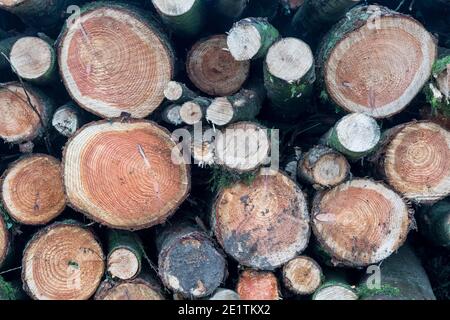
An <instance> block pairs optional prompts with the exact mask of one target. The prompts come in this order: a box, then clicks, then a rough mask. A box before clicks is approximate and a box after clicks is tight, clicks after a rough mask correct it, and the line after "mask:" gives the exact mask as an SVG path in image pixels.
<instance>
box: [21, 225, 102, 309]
mask: <svg viewBox="0 0 450 320" xmlns="http://www.w3.org/2000/svg"><path fill="white" fill-rule="evenodd" d="M104 260H105V257H104V255H103V252H102V248H101V246H100V244H99V243H98V241H97V240H96V238H95V236H94V234H93V233H92V232H91V231H89V230H88V229H85V228H83V227H81V226H80V225H78V224H76V223H72V222H57V223H54V224H52V225H50V226H48V227H46V228H44V229H42V230H40V231H39V232H38V233H36V234H35V235H34V237H33V238H32V239H31V240H30V242H29V243H28V245H27V246H26V248H25V251H24V255H23V260H22V280H23V283H24V289H25V290H26V292H27V293H28V294H29V295H30V297H32V298H33V299H35V300H87V299H89V298H90V297H91V296H92V295H93V294H94V293H95V290H96V289H97V287H98V285H99V284H100V281H101V278H102V276H103V272H104V269H105V263H104Z"/></svg>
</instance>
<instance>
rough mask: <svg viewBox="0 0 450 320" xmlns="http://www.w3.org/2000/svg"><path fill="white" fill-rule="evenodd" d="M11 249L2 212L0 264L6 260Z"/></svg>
mask: <svg viewBox="0 0 450 320" xmlns="http://www.w3.org/2000/svg"><path fill="white" fill-rule="evenodd" d="M8 249H9V233H8V228H7V226H6V222H5V220H4V219H3V215H2V213H1V212H0V266H1V265H2V263H3V262H4V261H5V259H6V256H7V254H8Z"/></svg>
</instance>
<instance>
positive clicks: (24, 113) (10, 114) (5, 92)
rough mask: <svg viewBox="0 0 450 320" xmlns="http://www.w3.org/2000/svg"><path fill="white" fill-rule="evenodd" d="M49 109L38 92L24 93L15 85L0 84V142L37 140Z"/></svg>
mask: <svg viewBox="0 0 450 320" xmlns="http://www.w3.org/2000/svg"><path fill="white" fill-rule="evenodd" d="M25 91H26V92H25ZM27 96H28V97H29V99H30V101H31V105H32V106H30V104H29V102H28V98H27ZM52 107H53V106H52V105H51V103H50V101H49V100H48V99H47V98H46V97H45V96H44V95H42V94H41V93H40V91H38V90H36V89H32V88H31V87H30V86H26V87H25V90H24V89H23V88H22V86H21V84H19V83H18V82H11V83H5V84H0V114H2V116H1V117H0V138H2V139H4V140H5V141H6V142H10V143H21V142H26V141H31V140H33V139H35V138H37V137H38V136H40V135H42V133H43V131H44V126H46V124H47V122H48V119H49V117H50V112H51V108H52Z"/></svg>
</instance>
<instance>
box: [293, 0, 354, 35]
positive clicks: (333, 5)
mask: <svg viewBox="0 0 450 320" xmlns="http://www.w3.org/2000/svg"><path fill="white" fill-rule="evenodd" d="M296 2H297V3H298V2H299V1H296ZM358 2H360V0H331V1H323V0H306V1H303V4H302V5H301V6H300V9H299V10H298V11H297V12H296V13H295V15H294V17H293V18H292V28H293V30H294V31H295V32H296V33H297V34H298V36H300V37H302V38H303V37H305V36H308V35H311V34H312V33H321V32H323V31H324V30H328V29H329V28H330V27H331V26H332V25H333V24H335V23H336V22H338V21H339V19H341V18H342V17H344V16H345V14H346V13H347V12H348V10H349V9H350V8H351V7H353V6H355V5H356V4H357V3H358ZM297 5H298V4H297Z"/></svg>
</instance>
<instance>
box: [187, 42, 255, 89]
mask: <svg viewBox="0 0 450 320" xmlns="http://www.w3.org/2000/svg"><path fill="white" fill-rule="evenodd" d="M186 69H187V74H188V76H189V79H191V81H192V83H193V84H194V85H195V86H196V87H197V88H198V89H199V90H201V91H203V92H204V93H206V94H209V95H211V96H227V95H230V94H233V93H235V92H236V91H238V90H239V89H240V88H241V87H242V85H243V84H244V82H245V80H247V77H248V75H249V72H250V62H249V61H236V60H234V58H233V56H232V55H231V54H230V52H228V49H227V42H226V35H215V36H211V37H208V38H206V39H202V40H200V41H198V42H197V43H196V44H195V45H194V46H193V47H192V49H191V50H190V51H189V53H188V56H187V59H186Z"/></svg>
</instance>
